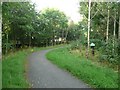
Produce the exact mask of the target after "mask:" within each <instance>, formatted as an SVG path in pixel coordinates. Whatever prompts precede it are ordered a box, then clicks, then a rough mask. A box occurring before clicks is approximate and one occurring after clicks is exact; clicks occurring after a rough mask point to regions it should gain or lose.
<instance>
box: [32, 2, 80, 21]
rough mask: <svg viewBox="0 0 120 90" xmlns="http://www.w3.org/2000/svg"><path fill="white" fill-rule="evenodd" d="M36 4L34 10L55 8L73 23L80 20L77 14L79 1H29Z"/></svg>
mask: <svg viewBox="0 0 120 90" xmlns="http://www.w3.org/2000/svg"><path fill="white" fill-rule="evenodd" d="M31 1H32V2H33V3H35V4H36V10H38V11H40V10H42V9H45V8H56V9H59V10H60V11H62V12H64V13H65V14H66V15H67V16H68V17H70V18H71V19H72V20H73V21H74V22H75V23H77V22H78V21H80V20H81V15H80V14H79V0H31Z"/></svg>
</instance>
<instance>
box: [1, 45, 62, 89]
mask: <svg viewBox="0 0 120 90" xmlns="http://www.w3.org/2000/svg"><path fill="white" fill-rule="evenodd" d="M60 46H62V45H57V46H49V47H41V48H29V49H23V50H19V51H17V52H14V53H9V55H5V56H3V60H2V87H3V88H27V87H29V86H30V85H29V83H28V82H27V80H26V75H25V74H26V66H27V65H26V63H27V56H28V55H29V54H30V53H32V52H35V51H39V50H44V49H49V48H56V47H60Z"/></svg>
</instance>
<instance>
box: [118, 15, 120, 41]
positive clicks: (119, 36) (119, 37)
mask: <svg viewBox="0 0 120 90" xmlns="http://www.w3.org/2000/svg"><path fill="white" fill-rule="evenodd" d="M118 39H119V40H120V16H119V32H118Z"/></svg>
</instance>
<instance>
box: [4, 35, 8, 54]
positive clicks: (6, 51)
mask: <svg viewBox="0 0 120 90" xmlns="http://www.w3.org/2000/svg"><path fill="white" fill-rule="evenodd" d="M5 53H6V54H7V53H8V33H7V34H6V50H5Z"/></svg>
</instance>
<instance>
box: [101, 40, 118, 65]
mask: <svg viewBox="0 0 120 90" xmlns="http://www.w3.org/2000/svg"><path fill="white" fill-rule="evenodd" d="M117 48H118V40H117V39H115V42H114V46H113V38H110V39H109V40H108V43H106V42H105V41H102V46H101V47H100V48H99V51H100V56H99V59H100V61H108V62H109V63H114V64H118V59H117V58H118V53H117Z"/></svg>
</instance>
